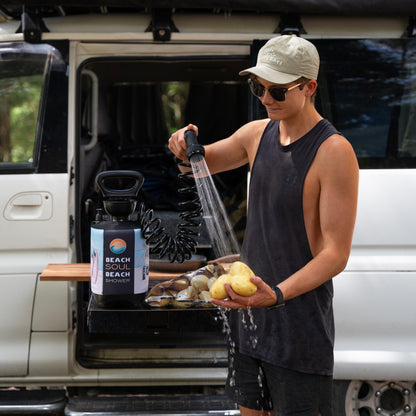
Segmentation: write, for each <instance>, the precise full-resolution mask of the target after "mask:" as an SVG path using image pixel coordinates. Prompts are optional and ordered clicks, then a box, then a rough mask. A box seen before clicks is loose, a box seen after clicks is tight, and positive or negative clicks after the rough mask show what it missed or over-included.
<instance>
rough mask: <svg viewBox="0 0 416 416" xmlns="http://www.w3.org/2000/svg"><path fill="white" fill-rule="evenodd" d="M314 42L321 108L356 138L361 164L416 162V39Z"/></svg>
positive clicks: (395, 165)
mask: <svg viewBox="0 0 416 416" xmlns="http://www.w3.org/2000/svg"><path fill="white" fill-rule="evenodd" d="M314 43H315V45H316V46H317V48H318V50H319V53H320V56H321V70H320V74H319V79H318V83H319V94H318V99H317V107H318V110H319V111H320V112H321V114H323V115H324V116H325V117H326V118H328V119H329V120H330V121H332V122H333V123H334V125H335V126H336V127H337V128H338V129H339V130H340V132H341V133H342V134H344V135H345V136H346V137H347V139H348V140H349V141H350V142H351V144H352V145H353V147H354V149H355V152H356V154H357V157H358V160H359V163H360V167H361V168H362V169H365V168H379V169H385V168H390V169H391V168H411V167H416V39H388V40H386V39H354V40H334V39H332V40H317V41H314Z"/></svg>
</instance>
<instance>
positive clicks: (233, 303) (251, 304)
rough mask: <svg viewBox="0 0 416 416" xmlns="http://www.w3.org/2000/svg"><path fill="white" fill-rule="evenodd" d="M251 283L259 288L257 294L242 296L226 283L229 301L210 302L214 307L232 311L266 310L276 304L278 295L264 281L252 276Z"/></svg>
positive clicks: (212, 300) (217, 300)
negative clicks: (265, 308)
mask: <svg viewBox="0 0 416 416" xmlns="http://www.w3.org/2000/svg"><path fill="white" fill-rule="evenodd" d="M250 281H251V282H252V283H254V284H255V285H256V286H257V291H256V293H254V294H253V295H251V296H240V295H238V294H237V293H235V292H234V291H233V289H232V288H231V286H230V285H229V284H228V283H225V284H224V287H225V290H226V291H227V293H228V295H229V296H228V300H220V299H214V298H211V299H210V300H209V301H210V302H211V303H212V304H214V305H218V306H222V307H223V308H230V309H247V308H264V307H267V306H271V305H274V304H275V303H276V301H277V299H276V294H275V293H274V291H273V290H272V289H271V287H270V286H269V285H268V284H267V283H265V282H264V281H263V279H261V278H260V277H258V276H251V277H250Z"/></svg>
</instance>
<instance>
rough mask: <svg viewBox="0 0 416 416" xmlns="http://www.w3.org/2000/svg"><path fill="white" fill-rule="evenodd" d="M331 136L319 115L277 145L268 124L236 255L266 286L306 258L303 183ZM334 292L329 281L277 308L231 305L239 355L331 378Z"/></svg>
mask: <svg viewBox="0 0 416 416" xmlns="http://www.w3.org/2000/svg"><path fill="white" fill-rule="evenodd" d="M335 133H338V134H339V132H338V131H337V130H336V129H335V127H334V126H332V124H331V123H330V122H329V121H327V120H325V119H324V120H321V121H320V122H319V123H318V124H316V125H315V126H314V127H313V128H312V130H310V131H309V132H308V133H307V134H305V135H304V136H303V137H301V138H300V139H298V140H296V141H295V142H293V143H291V144H289V145H287V146H282V145H281V144H280V140H279V122H275V121H270V122H269V123H268V125H267V126H266V129H265V131H264V133H263V136H262V138H261V141H260V144H259V147H258V150H257V154H256V158H255V161H254V164H253V167H252V172H251V178H250V193H249V200H248V201H249V203H248V216H247V226H246V232H245V236H244V242H243V246H242V249H241V260H242V261H244V262H246V263H247V264H248V265H249V266H250V267H251V268H252V270H253V271H254V273H255V274H256V275H257V276H260V277H261V278H262V279H263V280H264V281H265V282H266V283H268V284H269V285H277V284H278V283H280V282H281V281H283V280H285V279H286V278H288V277H289V276H290V275H292V274H293V273H295V272H296V271H297V270H299V269H300V268H302V267H303V266H304V265H305V264H306V263H308V262H309V261H310V260H311V259H312V253H311V250H310V247H309V242H308V238H307V234H306V229H305V224H304V217H303V204H302V199H303V184H304V181H305V177H306V174H307V172H308V170H309V168H310V166H311V163H312V161H313V159H314V157H315V155H316V152H317V151H318V148H319V146H320V145H321V144H322V143H323V142H324V141H325V140H326V139H327V138H328V137H329V136H331V135H333V134H335ZM332 296H333V287H332V280H329V281H327V282H326V283H325V284H323V285H322V286H320V287H318V288H317V289H315V290H313V291H311V292H308V293H306V294H304V295H301V296H298V297H296V298H294V299H291V300H289V301H287V302H286V305H285V306H284V307H281V308H278V309H274V310H268V309H267V308H255V309H252V310H251V311H244V310H238V311H235V310H234V311H232V313H231V316H230V319H231V328H232V334H233V335H232V339H233V340H234V341H235V342H236V346H237V347H238V348H239V350H240V352H242V353H244V354H248V355H250V356H253V357H255V358H259V359H261V360H264V361H266V362H269V363H271V364H274V365H278V366H281V367H285V368H289V369H293V370H297V371H301V372H306V373H315V374H323V375H330V374H332V370H333V344H334V319H333V310H332ZM251 314H252V315H251Z"/></svg>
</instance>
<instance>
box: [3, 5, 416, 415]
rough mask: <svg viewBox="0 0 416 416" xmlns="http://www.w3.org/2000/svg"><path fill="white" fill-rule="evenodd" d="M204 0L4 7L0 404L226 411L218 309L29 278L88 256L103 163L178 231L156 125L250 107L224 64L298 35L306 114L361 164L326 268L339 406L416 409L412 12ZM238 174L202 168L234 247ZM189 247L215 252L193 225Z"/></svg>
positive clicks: (47, 410) (139, 411)
mask: <svg viewBox="0 0 416 416" xmlns="http://www.w3.org/2000/svg"><path fill="white" fill-rule="evenodd" d="M148 3H149V4H148ZM150 3H151V5H150ZM218 3H221V2H209V1H196V0H192V1H189V2H188V1H185V0H183V1H177V2H175V1H172V2H168V1H162V0H160V1H159V0H153V1H152V2H146V1H140V0H134V1H123V0H120V1H112V2H111V1H106V2H104V1H95V2H88V6H85V5H84V3H83V2H70V1H65V0H63V1H60V2H58V1H55V0H52V1H47V2H46V1H45V2H41V1H38V2H33V1H27V2H26V3H25V2H19V1H4V2H1V5H0V13H1V14H2V16H3V22H2V23H1V24H0V190H1V191H0V236H1V238H0V316H1V319H0V414H7V415H11V414H22V415H23V414H42V415H47V414H55V415H63V414H65V415H83V414H89V415H112V414H117V415H144V414H159V415H161V414H163V415H173V414H175V415H177V414H183V415H196V414H198V415H203V414H210V415H225V414H227V415H232V414H238V413H239V412H238V410H237V409H236V406H235V404H234V403H230V401H229V400H228V399H226V398H225V396H224V393H223V386H224V381H225V377H226V373H227V368H226V366H227V351H226V345H225V340H224V338H225V336H224V334H223V327H222V321H221V320H220V319H218V312H217V310H216V309H214V308H213V309H209V308H207V309H198V310H196V309H192V310H190V309H144V310H130V311H128V310H112V311H103V310H101V311H99V310H92V309H91V308H90V309H89V308H88V305H89V299H90V286H89V282H88V281H69V280H68V281H65V280H63V281H45V280H41V278H40V275H41V273H42V272H43V271H44V269H45V268H46V267H47V266H48V264H73V263H83V264H85V263H88V262H89V259H90V257H89V256H90V254H89V249H90V247H89V241H90V240H89V239H90V235H89V230H90V225H91V223H92V221H94V216H95V209H96V208H97V207H98V206H99V205H100V195H99V194H98V192H97V189H96V188H95V186H94V178H95V176H96V175H97V174H98V173H99V172H101V171H104V170H115V169H117V170H120V169H121V170H131V169H134V170H138V171H140V172H141V173H143V175H144V176H145V183H144V186H143V188H142V196H141V197H142V199H143V201H144V203H145V204H146V206H147V207H149V208H152V209H154V211H155V213H157V215H159V216H160V217H161V218H162V219H163V221H165V224H166V225H167V228H168V229H169V228H170V227H173V229H174V227H175V225H176V222H177V215H178V208H177V202H178V194H177V188H178V186H179V185H178V176H177V175H178V169H177V165H176V162H175V160H173V158H172V155H171V154H170V153H169V151H168V150H167V146H166V145H167V140H168V138H169V134H170V132H171V131H174V130H175V129H176V128H177V127H179V126H182V125H184V124H185V123H188V122H192V123H195V124H197V125H198V126H199V131H200V135H199V141H200V143H202V144H206V143H209V142H210V141H212V140H216V139H219V138H222V137H225V136H227V135H228V134H229V133H230V132H232V131H233V130H234V129H236V128H237V127H239V126H241V125H242V124H243V123H245V122H247V121H249V120H251V119H254V118H258V117H262V116H263V110H262V109H261V108H260V107H259V104H258V100H255V99H253V97H251V96H250V94H249V91H248V88H247V84H246V80H245V79H244V78H242V77H240V76H238V72H239V70H241V69H242V68H246V67H248V66H249V65H250V64H251V63H252V62H253V61H254V60H255V58H256V55H257V51H258V49H259V48H260V47H261V45H262V44H264V42H265V41H267V40H268V39H269V38H271V37H273V36H275V35H276V33H295V34H298V35H300V36H303V37H305V38H307V39H308V40H310V41H312V42H313V43H314V44H315V45H316V46H317V48H318V50H319V53H320V56H321V61H322V63H321V71H320V75H319V79H318V83H319V93H318V97H317V107H318V109H319V111H320V112H321V114H323V115H324V117H326V118H328V119H329V120H330V121H332V122H333V123H334V124H335V125H336V126H337V128H338V129H339V130H340V131H341V132H342V133H343V134H344V135H345V136H346V137H347V138H348V139H349V140H350V141H351V143H352V145H353V146H354V149H355V151H356V154H357V157H358V160H359V164H360V168H361V172H360V193H359V209H358V218H357V224H356V229H355V234H354V240H353V248H352V253H351V258H350V261H349V263H348V266H347V269H346V270H345V271H344V272H343V273H342V274H341V275H340V276H338V277H336V278H335V279H334V284H335V300H334V302H335V303H334V305H335V319H336V345H335V380H336V382H335V389H334V395H335V406H336V412H335V415H336V416H374V415H376V414H377V415H383V416H387V415H388V416H393V415H395V416H402V415H416V302H415V295H416V217H415V212H416V209H415V208H416V19H415V16H416V3H415V2H414V0H398V1H396V2H390V3H391V4H386V2H384V1H375V2H374V1H366V0H360V1H356V2H350V3H354V4H351V5H350V6H348V9H345V8H343V7H342V5H341V3H342V2H341V1H339V2H337V1H335V0H334V1H333V2H325V4H324V3H323V2H321V3H322V4H315V3H319V2H315V1H313V0H293V1H287V2H285V3H284V4H283V2H282V4H281V2H276V1H266V0H253V1H252V2H248V1H243V0H234V1H232V2H224V6H221V5H219V4H218ZM249 3H252V5H250V4H249ZM377 3H379V4H378V5H377ZM24 4H25V5H24ZM246 177H247V168H241V169H239V170H238V171H236V172H230V173H227V174H221V175H216V176H215V183H216V186H217V188H218V190H219V193H220V195H221V196H222V198H223V200H224V204H225V206H226V209H227V211H228V212H229V215H230V218H231V221H232V223H233V225H234V229H235V232H236V234H237V237H238V238H241V235H242V234H243V233H244V219H245V207H246V204H245V201H246V186H247V183H246ZM197 253H199V254H201V255H203V256H205V257H207V258H208V259H210V258H211V259H212V258H213V257H212V247H211V245H210V242H209V239H207V238H206V237H205V236H204V233H202V235H201V236H200V237H199V240H198V245H197Z"/></svg>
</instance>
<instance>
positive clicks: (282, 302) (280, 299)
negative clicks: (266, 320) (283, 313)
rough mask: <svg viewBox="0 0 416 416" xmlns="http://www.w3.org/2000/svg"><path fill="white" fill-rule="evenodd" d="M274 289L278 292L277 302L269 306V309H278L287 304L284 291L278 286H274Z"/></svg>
mask: <svg viewBox="0 0 416 416" xmlns="http://www.w3.org/2000/svg"><path fill="white" fill-rule="evenodd" d="M272 290H273V291H274V293H276V299H277V301H276V303H275V304H274V305H271V306H269V307H268V308H267V309H268V310H271V309H276V308H280V307H281V306H284V305H285V300H284V299H283V293H282V291H281V290H280V289H279V288H278V287H277V286H272Z"/></svg>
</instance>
